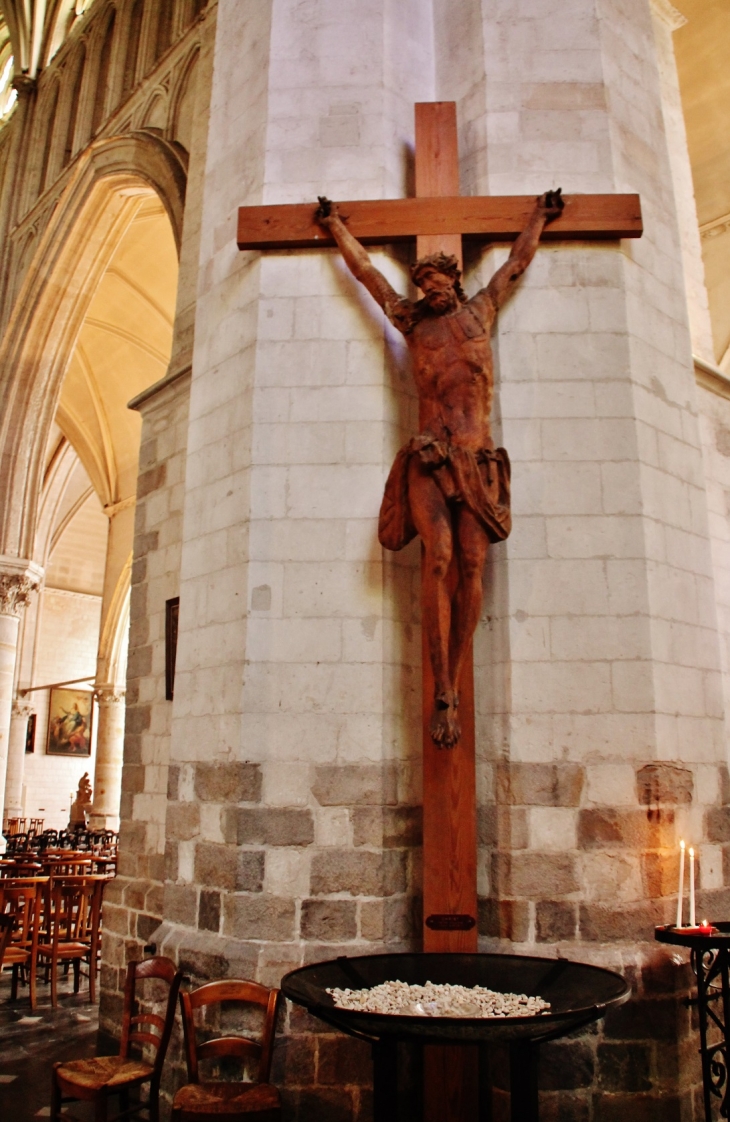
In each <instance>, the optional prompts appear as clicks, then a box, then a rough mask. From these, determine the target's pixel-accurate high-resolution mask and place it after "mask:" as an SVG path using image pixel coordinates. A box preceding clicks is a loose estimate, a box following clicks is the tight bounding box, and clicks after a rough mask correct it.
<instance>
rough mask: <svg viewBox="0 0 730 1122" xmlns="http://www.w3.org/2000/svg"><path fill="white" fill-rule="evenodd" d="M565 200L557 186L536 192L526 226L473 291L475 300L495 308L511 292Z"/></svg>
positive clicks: (499, 306) (502, 302) (499, 305)
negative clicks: (500, 262) (502, 259)
mask: <svg viewBox="0 0 730 1122" xmlns="http://www.w3.org/2000/svg"><path fill="white" fill-rule="evenodd" d="M564 206H565V203H564V202H563V199H562V197H561V194H560V188H559V187H558V189H557V191H546V192H545V194H544V195H540V197H539V198H538V200H537V202H536V203H535V209H534V211H533V212H532V216H531V217H530V220H529V222H528V223H527V226H526V227H525V229H524V230H523V231H522V233H521V234H520V236H519V237H518V238H517V241H516V242H515V244H514V245H513V246H512V252H511V253H510V255H509V257H508V258H507V260H506V261H505V263H504V265H502V267H501V268H500V269H497V271H496V273H495V274H494V276H493V277H492V279H491V280H490V282H489V284H488V285H487V287H486V288H483V289H481V291H480V292H477V294H476V296H475V297H474V301H475V302H479V300H480V299H482V300H483V299H485V298H486V299H487V300H488V301H489V302H490V303H491V304H492V305H493V307H494V309H495V310H499V308H501V307H502V305H503V304H504V302H505V300H507V298H508V297H509V296H510V295H511V294H512V291H513V290H514V287H515V285H516V284H517V281H518V280H519V279H520V277H521V276H522V274H523V273H524V271H525V269H526V268H527V266H528V265H529V264H530V262H531V261H532V259H533V257H534V256H535V253H536V251H537V246H538V243H539V241H540V235H541V234H542V232H543V230H544V229H545V227H546V226H547V224H548V223H549V222H552V221H553V219H555V218H558V217H559V216H560V213H561V211H562V210H563V207H564Z"/></svg>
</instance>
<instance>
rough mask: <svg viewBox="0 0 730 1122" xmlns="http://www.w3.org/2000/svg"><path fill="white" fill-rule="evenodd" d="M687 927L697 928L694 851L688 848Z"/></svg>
mask: <svg viewBox="0 0 730 1122" xmlns="http://www.w3.org/2000/svg"><path fill="white" fill-rule="evenodd" d="M689 925H690V927H696V926H697V920H696V919H695V851H694V850H693V849H692V847H691V846H690V850H689Z"/></svg>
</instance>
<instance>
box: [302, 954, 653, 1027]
mask: <svg viewBox="0 0 730 1122" xmlns="http://www.w3.org/2000/svg"><path fill="white" fill-rule="evenodd" d="M388 981H401V982H409V983H411V984H417V985H423V984H424V983H425V982H428V981H430V982H436V983H439V982H440V983H443V982H450V983H452V984H453V985H463V986H475V985H479V986H488V987H489V988H490V989H493V990H498V991H500V992H502V993H525V994H527V995H528V996H539V997H542V998H544V999H545V1000H546V1001H549V1002H550V1005H551V1008H550V1011H549V1013H543V1014H540V1015H538V1016H533V1017H498V1018H497V1017H495V1018H466V1017H464V1018H462V1017H413V1016H408V1017H405V1016H386V1015H383V1014H380V1013H360V1012H354V1011H351V1010H349V1009H338V1008H337V1007H336V1006H335V1003H334V1001H333V1000H332V998H331V997H330V995H329V994H328V993H327V992H326V991H327V989H328V988H339V989H345V988H349V989H362V988H370V987H372V986H376V985H379V984H380V983H381V982H388ZM281 989H282V992H283V993H284V995H285V996H286V997H288V998H289V1000H290V1001H294V1002H296V1003H297V1004H298V1005H303V1006H304V1007H305V1008H306V1009H308V1010H309V1012H310V1013H312V1014H314V1016H316V1017H319V1018H320V1020H323V1021H326V1022H327V1023H328V1024H331V1025H333V1026H334V1027H336V1028H338V1029H340V1031H341V1032H346V1033H349V1034H351V1035H353V1036H360V1037H363V1038H365V1039H367V1040H370V1041H376V1040H385V1039H390V1040H420V1041H423V1042H430V1043H446V1042H449V1043H463V1044H468V1043H478V1042H485V1043H486V1042H489V1041H495V1042H496V1041H499V1042H504V1043H508V1042H512V1041H529V1040H533V1041H535V1042H540V1041H541V1040H548V1039H551V1038H553V1037H558V1036H564V1035H565V1034H566V1033H569V1032H572V1031H573V1030H574V1029H577V1028H579V1027H580V1026H581V1025H586V1024H590V1022H591V1021H596V1020H598V1019H599V1018H600V1017H603V1016H605V1014H606V1012H607V1010H608V1009H610V1008H612V1007H613V1006H616V1005H621V1004H623V1002H624V1001H627V1000H628V998H629V996H630V993H631V990H630V987H629V986H628V985H627V983H626V982H625V981H624V979H623V978H622V977H621V975H620V974H615V973H614V972H613V971H611V970H604V969H602V968H601V967H598V966H588V965H586V964H585V963H581V962H569V961H568V960H567V959H563V958H560V959H554V958H532V957H530V956H528V955H509V954H505V955H503V954H384V955H363V956H359V957H354V958H345V957H341V958H336V959H331V960H330V961H328V962H318V963H315V964H314V965H312V966H302V967H300V968H299V969H298V970H292V971H291V972H290V973H289V974H286V975H285V977H284V978H283V979H282V982H281Z"/></svg>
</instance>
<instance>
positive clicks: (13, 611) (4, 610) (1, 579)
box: [0, 573, 38, 616]
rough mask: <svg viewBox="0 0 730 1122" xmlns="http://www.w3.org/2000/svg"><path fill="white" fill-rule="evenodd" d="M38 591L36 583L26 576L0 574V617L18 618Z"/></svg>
mask: <svg viewBox="0 0 730 1122" xmlns="http://www.w3.org/2000/svg"><path fill="white" fill-rule="evenodd" d="M37 590H38V581H37V580H35V579H34V578H33V577H30V576H28V575H27V574H21V573H0V615H4V616H19V615H20V614H21V612H22V611H23V609H24V608H25V607H27V605H28V603H29V602H30V598H31V595H32V594H33V593H34V592H36V591H37Z"/></svg>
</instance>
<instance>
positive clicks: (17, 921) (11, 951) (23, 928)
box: [0, 877, 48, 1009]
mask: <svg viewBox="0 0 730 1122" xmlns="http://www.w3.org/2000/svg"><path fill="white" fill-rule="evenodd" d="M47 886H48V877H28V878H24V879H18V880H13V879H11V878H10V877H4V878H3V879H2V880H0V916H4V915H8V916H10V917H11V919H12V921H13V930H12V933H11V936H10V940H9V942H8V945H7V946H6V948H5V953H4V955H3V959H2V968H3V969H4V968H5V967H7V966H9V967H10V968H11V969H12V982H11V987H10V1000H11V1001H15V999H16V998H17V996H18V976H19V972H20V970H21V969H23V970H25V969H26V968H27V971H28V975H27V977H28V988H29V993H30V1007H31V1009H35V1007H36V975H37V968H38V942H39V933H40V920H41V912H42V910H43V894H44V892H45V890H46V888H47Z"/></svg>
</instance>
